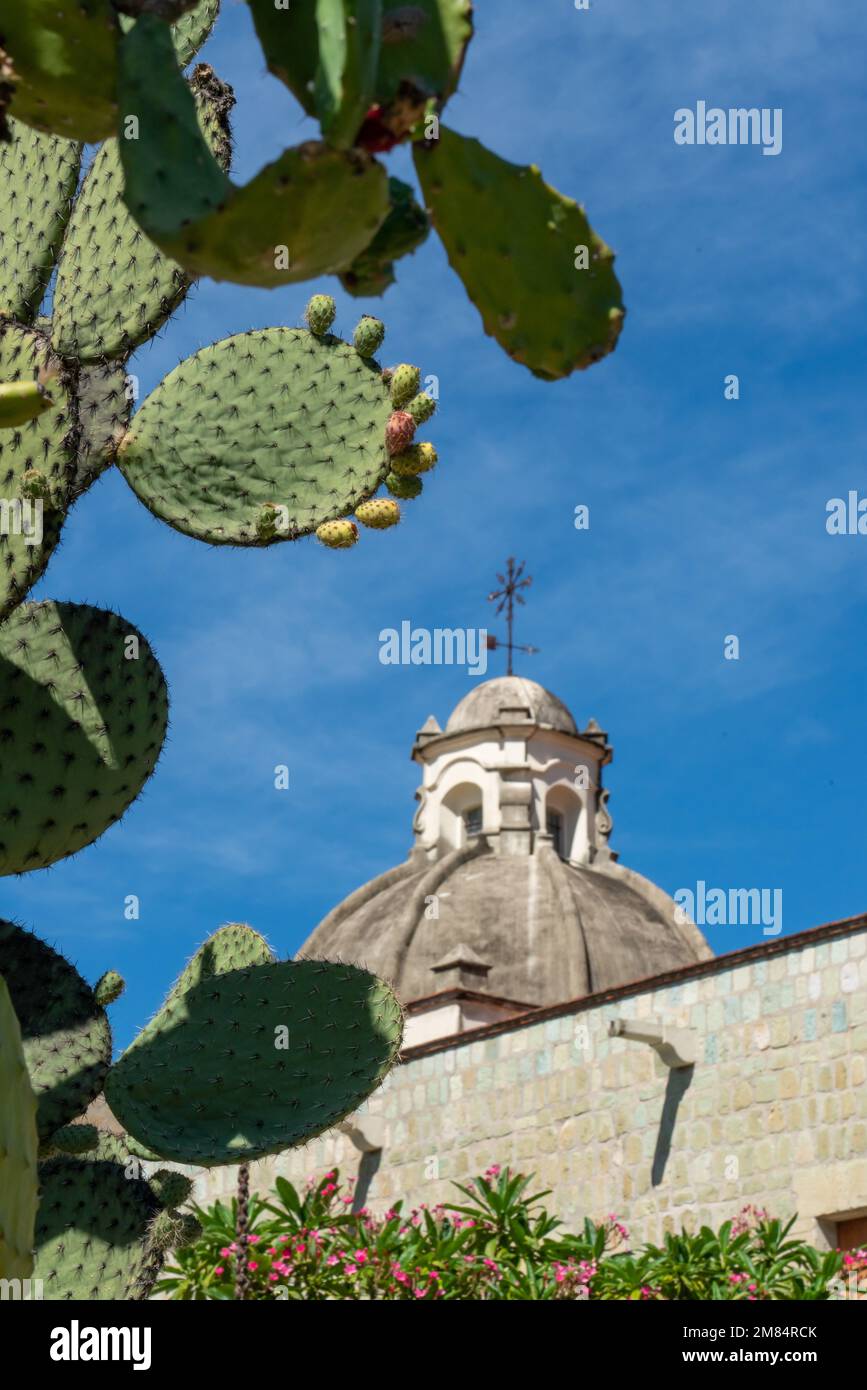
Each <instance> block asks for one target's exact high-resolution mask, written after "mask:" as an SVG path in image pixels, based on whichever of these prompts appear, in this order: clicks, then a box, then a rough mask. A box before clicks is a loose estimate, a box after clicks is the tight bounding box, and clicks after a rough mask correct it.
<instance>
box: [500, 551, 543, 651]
mask: <svg viewBox="0 0 867 1390" xmlns="http://www.w3.org/2000/svg"><path fill="white" fill-rule="evenodd" d="M523 573H524V561H523V560H522V561H521V563H520V565H518V566H517V568H516V566H515V558H514V556H513V555H510V556H509V558H508V560H507V561H506V573H505V574H504V575H503V574H498V575H497V578H498V579H499V581H500V584H501V585H502V588H500V589H495V590H494V592H493V593H492V594H488V602H489V603H495V602H496V600H497V599H499V600H500V602H499V604H498V605H497V612H498V613H502V611H503V609H504V608H505V610H506V627H507V629H508V632H509V636H508V640H507V641H505V642H501V641H500V640H499V638H497V637H494V636H493V634H492V633H488V651H489V652H495V651H497V649H498V648H499V647H505V648H506V651H507V652H508V654H509V664H508V669H507V671H506V675H507V676H511V675H512V674H513V671H512V652H530V653H533V652H537V651H538V650H539V648H538V647H520V646H518V645H517V644H516V643H515V642H513V641H512V627H513V624H514V620H515V604H516V603H520V604H524V603H525V602H526V600H525V599H523V598H522V597H521V594H520V593H519V590H520V589H529V587H530V585H531V584H532V582H533V577H532V575H529V574H528V575H527V576H526V578H525V579H522V578H521V575H522V574H523Z"/></svg>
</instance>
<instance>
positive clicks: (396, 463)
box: [391, 442, 438, 477]
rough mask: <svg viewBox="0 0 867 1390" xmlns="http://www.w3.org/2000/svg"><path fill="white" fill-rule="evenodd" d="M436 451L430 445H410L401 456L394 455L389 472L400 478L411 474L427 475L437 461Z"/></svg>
mask: <svg viewBox="0 0 867 1390" xmlns="http://www.w3.org/2000/svg"><path fill="white" fill-rule="evenodd" d="M437 457H438V455H437V451H436V449H435V448H434V446H433V445H432V444H429V443H427V442H425V443H423V444H411V445H410V447H409V448H408V449H404V451H403V453H402V454H395V456H394V458H393V459H392V460H391V471H392V472H393V473H397V474H399V475H400V476H402V477H406V475H407V474H412V473H427V471H428V469H430V468H433V466H434V464H435V463H436V461H437Z"/></svg>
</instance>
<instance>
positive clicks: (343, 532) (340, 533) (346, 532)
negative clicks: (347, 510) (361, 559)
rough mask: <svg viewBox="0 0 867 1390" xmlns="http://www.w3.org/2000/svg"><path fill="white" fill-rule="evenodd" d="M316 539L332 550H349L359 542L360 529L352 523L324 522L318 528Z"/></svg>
mask: <svg viewBox="0 0 867 1390" xmlns="http://www.w3.org/2000/svg"><path fill="white" fill-rule="evenodd" d="M316 539H317V540H318V541H321V542H322V544H323V545H327V546H329V547H330V549H332V550H348V549H349V547H350V546H352V545H355V542H356V541H357V540H358V527H357V526H354V525H353V524H352V522H351V521H323V523H322V525H321V526H317V527H316Z"/></svg>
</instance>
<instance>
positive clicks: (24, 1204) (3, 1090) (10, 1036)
mask: <svg viewBox="0 0 867 1390" xmlns="http://www.w3.org/2000/svg"><path fill="white" fill-rule="evenodd" d="M0 1097H2V1104H0V1279H29V1277H30V1275H31V1273H32V1271H33V1223H34V1221H35V1218H36V1159H37V1151H38V1138H37V1133H36V1099H35V1097H34V1095H33V1091H32V1089H31V1086H30V1079H29V1077H28V1075H27V1065H26V1063H25V1060H24V1052H23V1050H22V1047H21V1030H20V1027H19V1024H18V1019H17V1017H16V1015H15V1010H14V1009H13V1007H12V1001H11V999H10V997H9V991H8V989H7V987H6V984H5V983H4V981H3V978H2V976H0Z"/></svg>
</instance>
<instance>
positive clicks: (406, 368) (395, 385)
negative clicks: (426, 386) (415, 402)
mask: <svg viewBox="0 0 867 1390" xmlns="http://www.w3.org/2000/svg"><path fill="white" fill-rule="evenodd" d="M420 381H421V372H420V371H419V369H418V367H411V366H410V365H409V363H408V362H401V364H400V366H399V367H395V368H394V370H393V371H392V374H391V403H392V405H393V406H394V407H395V408H396V409H397V410H400V409H401V407H402V406H405V405H406V404H407V402H408V401H411V400H412V398H413V396H414V395H415V393H416V391H417V390H418V388H419V383H420Z"/></svg>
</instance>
